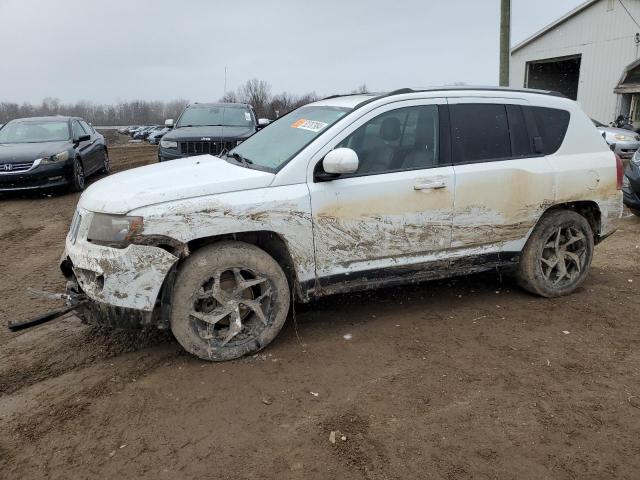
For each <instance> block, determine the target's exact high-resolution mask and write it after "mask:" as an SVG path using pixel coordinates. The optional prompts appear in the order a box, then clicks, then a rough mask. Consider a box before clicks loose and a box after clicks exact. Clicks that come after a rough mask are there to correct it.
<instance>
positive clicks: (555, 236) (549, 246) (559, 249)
mask: <svg viewBox="0 0 640 480" xmlns="http://www.w3.org/2000/svg"><path fill="white" fill-rule="evenodd" d="M586 253H587V243H586V237H585V235H584V233H582V232H581V231H580V230H578V229H576V228H574V227H560V228H558V230H556V231H554V232H553V233H552V234H551V235H550V236H549V238H548V239H547V241H546V242H545V244H544V247H543V249H542V255H541V256H540V268H541V270H542V275H543V276H544V278H545V279H546V280H547V281H549V282H550V283H551V284H552V285H553V286H565V285H569V284H571V283H572V282H574V281H575V280H577V279H578V278H579V277H580V273H581V272H582V271H583V269H584V268H585V266H586V265H585V263H586V261H587V255H586Z"/></svg>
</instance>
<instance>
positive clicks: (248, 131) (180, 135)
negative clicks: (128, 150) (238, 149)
mask: <svg viewBox="0 0 640 480" xmlns="http://www.w3.org/2000/svg"><path fill="white" fill-rule="evenodd" d="M255 132H256V129H255V127H229V126H225V127H179V128H174V129H173V130H171V131H170V132H168V133H167V134H166V135H165V136H164V138H163V140H170V141H171V140H172V141H178V142H179V141H183V142H201V141H207V140H203V138H210V139H211V140H212V141H213V140H233V139H236V138H247V137H250V136H251V135H253V134H254V133H255Z"/></svg>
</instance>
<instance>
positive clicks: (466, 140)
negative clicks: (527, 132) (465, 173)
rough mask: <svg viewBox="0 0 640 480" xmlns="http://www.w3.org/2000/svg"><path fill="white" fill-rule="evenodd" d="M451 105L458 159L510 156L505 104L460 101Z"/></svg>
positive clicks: (464, 160) (463, 161) (465, 161)
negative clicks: (463, 102)
mask: <svg viewBox="0 0 640 480" xmlns="http://www.w3.org/2000/svg"><path fill="white" fill-rule="evenodd" d="M449 109H450V113H451V132H452V135H453V138H452V143H453V160H454V162H455V163H473V162H482V161H486V160H496V159H501V158H509V157H511V140H510V138H509V123H508V121H507V111H506V108H505V106H504V105H494V104H487V103H475V104H457V105H451V106H450V107H449Z"/></svg>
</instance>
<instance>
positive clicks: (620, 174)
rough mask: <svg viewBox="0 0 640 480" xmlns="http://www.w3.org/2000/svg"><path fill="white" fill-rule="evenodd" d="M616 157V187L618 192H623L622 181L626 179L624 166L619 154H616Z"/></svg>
mask: <svg viewBox="0 0 640 480" xmlns="http://www.w3.org/2000/svg"><path fill="white" fill-rule="evenodd" d="M614 155H615V156H616V180H617V184H616V187H617V188H618V190H622V181H623V179H624V164H623V163H622V159H621V158H620V156H619V155H618V154H617V153H614Z"/></svg>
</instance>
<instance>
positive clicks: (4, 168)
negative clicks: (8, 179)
mask: <svg viewBox="0 0 640 480" xmlns="http://www.w3.org/2000/svg"><path fill="white" fill-rule="evenodd" d="M32 165H33V162H27V163H5V164H2V165H0V174H3V173H20V172H26V171H27V170H29V169H30V168H31V166H32Z"/></svg>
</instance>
